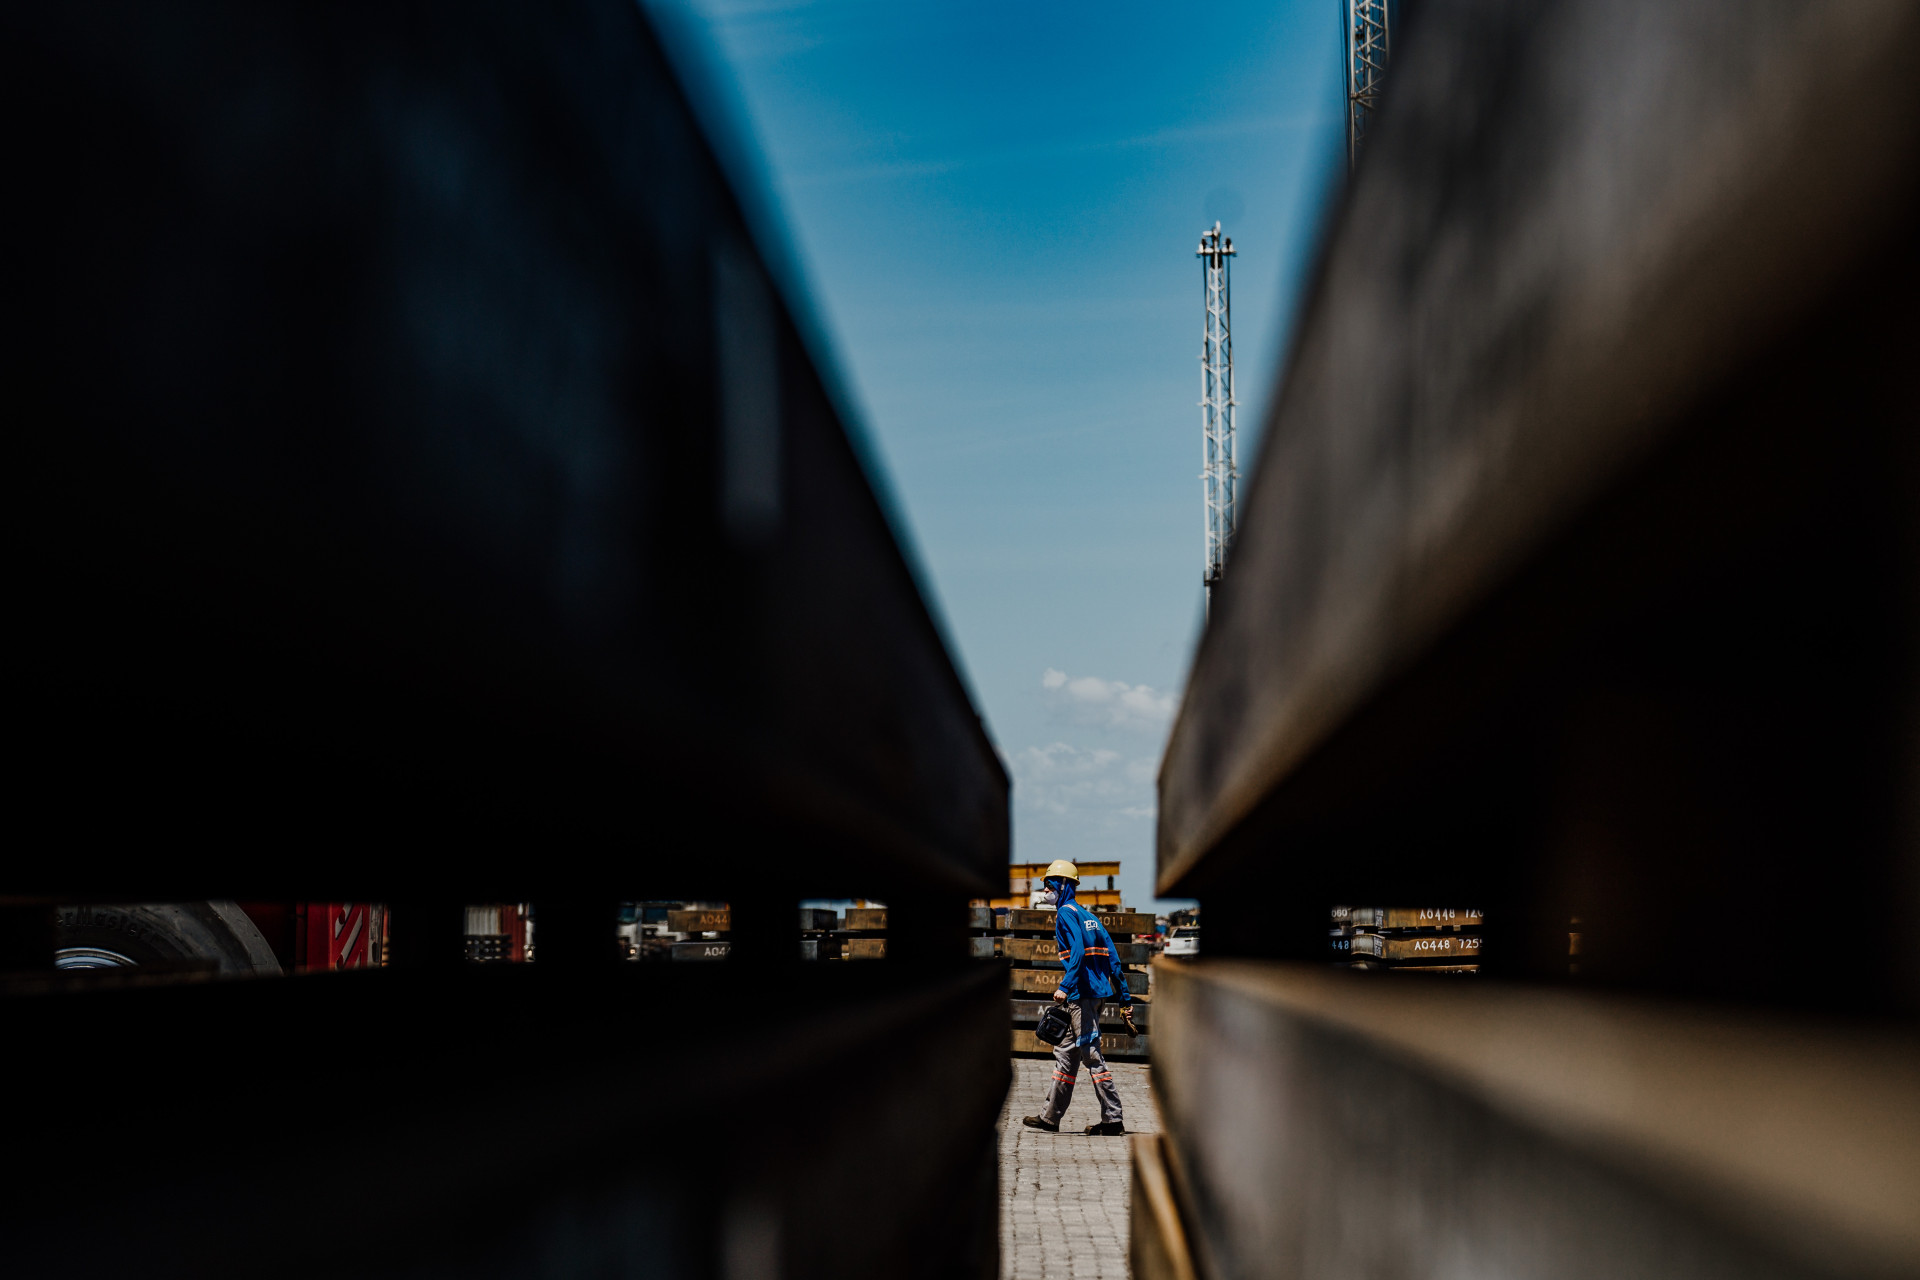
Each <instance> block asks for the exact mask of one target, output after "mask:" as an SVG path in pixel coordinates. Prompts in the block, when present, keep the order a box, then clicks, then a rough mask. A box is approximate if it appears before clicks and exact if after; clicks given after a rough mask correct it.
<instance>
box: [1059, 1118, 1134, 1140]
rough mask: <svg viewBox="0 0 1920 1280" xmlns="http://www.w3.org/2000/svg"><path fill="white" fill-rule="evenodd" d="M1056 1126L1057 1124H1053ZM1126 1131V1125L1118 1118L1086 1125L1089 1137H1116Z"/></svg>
mask: <svg viewBox="0 0 1920 1280" xmlns="http://www.w3.org/2000/svg"><path fill="white" fill-rule="evenodd" d="M1055 1127H1056V1128H1057V1127H1058V1126H1055ZM1126 1131H1127V1126H1125V1125H1124V1124H1121V1123H1120V1122H1119V1121H1118V1120H1102V1121H1101V1122H1100V1123H1099V1124H1090V1125H1088V1126H1087V1136H1088V1137H1089V1138H1117V1137H1119V1136H1120V1135H1121V1134H1123V1133H1125V1132H1126Z"/></svg>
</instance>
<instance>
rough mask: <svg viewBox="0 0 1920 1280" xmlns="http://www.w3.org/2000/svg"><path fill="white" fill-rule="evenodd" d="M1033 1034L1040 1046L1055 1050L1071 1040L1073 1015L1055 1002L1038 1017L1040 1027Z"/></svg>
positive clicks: (1065, 1007)
mask: <svg viewBox="0 0 1920 1280" xmlns="http://www.w3.org/2000/svg"><path fill="white" fill-rule="evenodd" d="M1033 1034H1034V1037H1035V1038H1036V1039H1038V1040H1039V1041H1040V1043H1041V1044H1050V1045H1052V1046H1053V1047H1054V1048H1056V1049H1057V1048H1059V1047H1060V1046H1061V1045H1063V1044H1065V1043H1066V1042H1067V1041H1069V1040H1071V1039H1072V1038H1073V1015H1072V1014H1071V1013H1068V1012H1067V1006H1065V1005H1063V1004H1060V1003H1058V1002H1056V1003H1054V1004H1053V1005H1051V1006H1049V1007H1048V1009H1047V1011H1046V1012H1045V1013H1043V1014H1041V1015H1040V1025H1039V1026H1037V1027H1035V1028H1034V1029H1033Z"/></svg>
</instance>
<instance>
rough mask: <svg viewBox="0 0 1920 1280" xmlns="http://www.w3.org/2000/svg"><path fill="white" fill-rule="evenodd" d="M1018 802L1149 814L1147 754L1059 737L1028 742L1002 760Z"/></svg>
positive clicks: (1059, 809) (1057, 810)
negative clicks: (1058, 739)
mask: <svg viewBox="0 0 1920 1280" xmlns="http://www.w3.org/2000/svg"><path fill="white" fill-rule="evenodd" d="M1007 763H1008V765H1009V766H1010V772H1011V773H1012V774H1013V781H1014V796H1015V797H1016V799H1017V801H1018V803H1019V804H1020V805H1021V807H1023V808H1026V809H1031V810H1037V811H1040V812H1043V813H1053V814H1067V813H1082V814H1088V813H1118V814H1121V815H1123V816H1125V817H1128V818H1134V819H1138V818H1151V817H1152V816H1153V812H1154V810H1153V774H1154V769H1155V762H1154V761H1153V760H1152V759H1151V758H1146V759H1141V758H1132V759H1130V758H1128V757H1126V756H1123V755H1122V754H1121V753H1120V752H1118V751H1114V750H1111V749H1109V748H1106V747H1096V748H1093V749H1091V750H1088V749H1086V748H1083V747H1075V746H1071V745H1069V744H1067V743H1065V742H1054V743H1049V744H1048V745H1047V746H1044V747H1028V748H1026V750H1024V751H1021V752H1019V753H1017V754H1016V755H1014V756H1013V757H1012V758H1011V759H1009V760H1008V762H1007Z"/></svg>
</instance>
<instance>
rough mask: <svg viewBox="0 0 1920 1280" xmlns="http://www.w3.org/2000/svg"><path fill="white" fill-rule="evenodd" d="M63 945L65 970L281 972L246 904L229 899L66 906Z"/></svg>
mask: <svg viewBox="0 0 1920 1280" xmlns="http://www.w3.org/2000/svg"><path fill="white" fill-rule="evenodd" d="M55 946H56V948H57V949H56V950H55V952H54V963H55V964H56V965H57V966H59V967H60V968H62V969H116V968H126V967H134V966H140V967H149V966H150V967H158V968H163V969H172V970H182V969H185V970H195V969H199V970H206V971H210V972H214V973H220V974H257V973H258V974H264V973H279V972H280V962H279V961H278V960H276V959H275V958H274V955H273V948H272V947H271V946H269V945H267V939H266V935H265V934H263V933H261V932H260V930H259V928H258V927H256V926H255V925H254V923H253V921H251V920H249V919H248V918H247V914H246V912H244V911H242V910H241V909H240V907H239V906H238V904H236V903H232V902H224V901H222V902H147V903H138V904H135V905H132V906H110V907H98V906H87V907H61V908H60V910H59V921H58V926H57V929H56V933H55Z"/></svg>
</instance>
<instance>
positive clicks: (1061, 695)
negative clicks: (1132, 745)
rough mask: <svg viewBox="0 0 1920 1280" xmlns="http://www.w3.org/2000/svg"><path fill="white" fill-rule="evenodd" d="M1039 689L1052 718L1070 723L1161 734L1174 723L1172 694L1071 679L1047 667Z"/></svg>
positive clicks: (1091, 678) (1094, 679)
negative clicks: (1051, 713)
mask: <svg viewBox="0 0 1920 1280" xmlns="http://www.w3.org/2000/svg"><path fill="white" fill-rule="evenodd" d="M1040 687H1041V689H1042V690H1044V691H1045V692H1044V696H1045V697H1046V699H1047V703H1048V705H1049V707H1050V708H1051V709H1052V711H1053V713H1054V715H1055V716H1056V717H1058V718H1060V719H1062V720H1065V721H1066V722H1067V723H1069V724H1075V725H1080V726H1083V727H1086V728H1094V729H1118V730H1123V731H1127V732H1135V733H1154V734H1164V733H1165V732H1166V731H1167V726H1168V724H1170V723H1171V722H1172V720H1173V703H1174V698H1173V695H1172V694H1171V693H1161V692H1159V691H1158V690H1156V689H1154V688H1152V687H1151V686H1149V685H1144V684H1127V683H1125V682H1124V681H1120V680H1102V679H1101V678H1100V677H1099V676H1070V675H1068V674H1067V673H1066V672H1064V671H1060V670H1056V669H1055V668H1053V667H1048V668H1047V670H1046V672H1045V673H1044V674H1043V675H1042V676H1041V677H1040Z"/></svg>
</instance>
